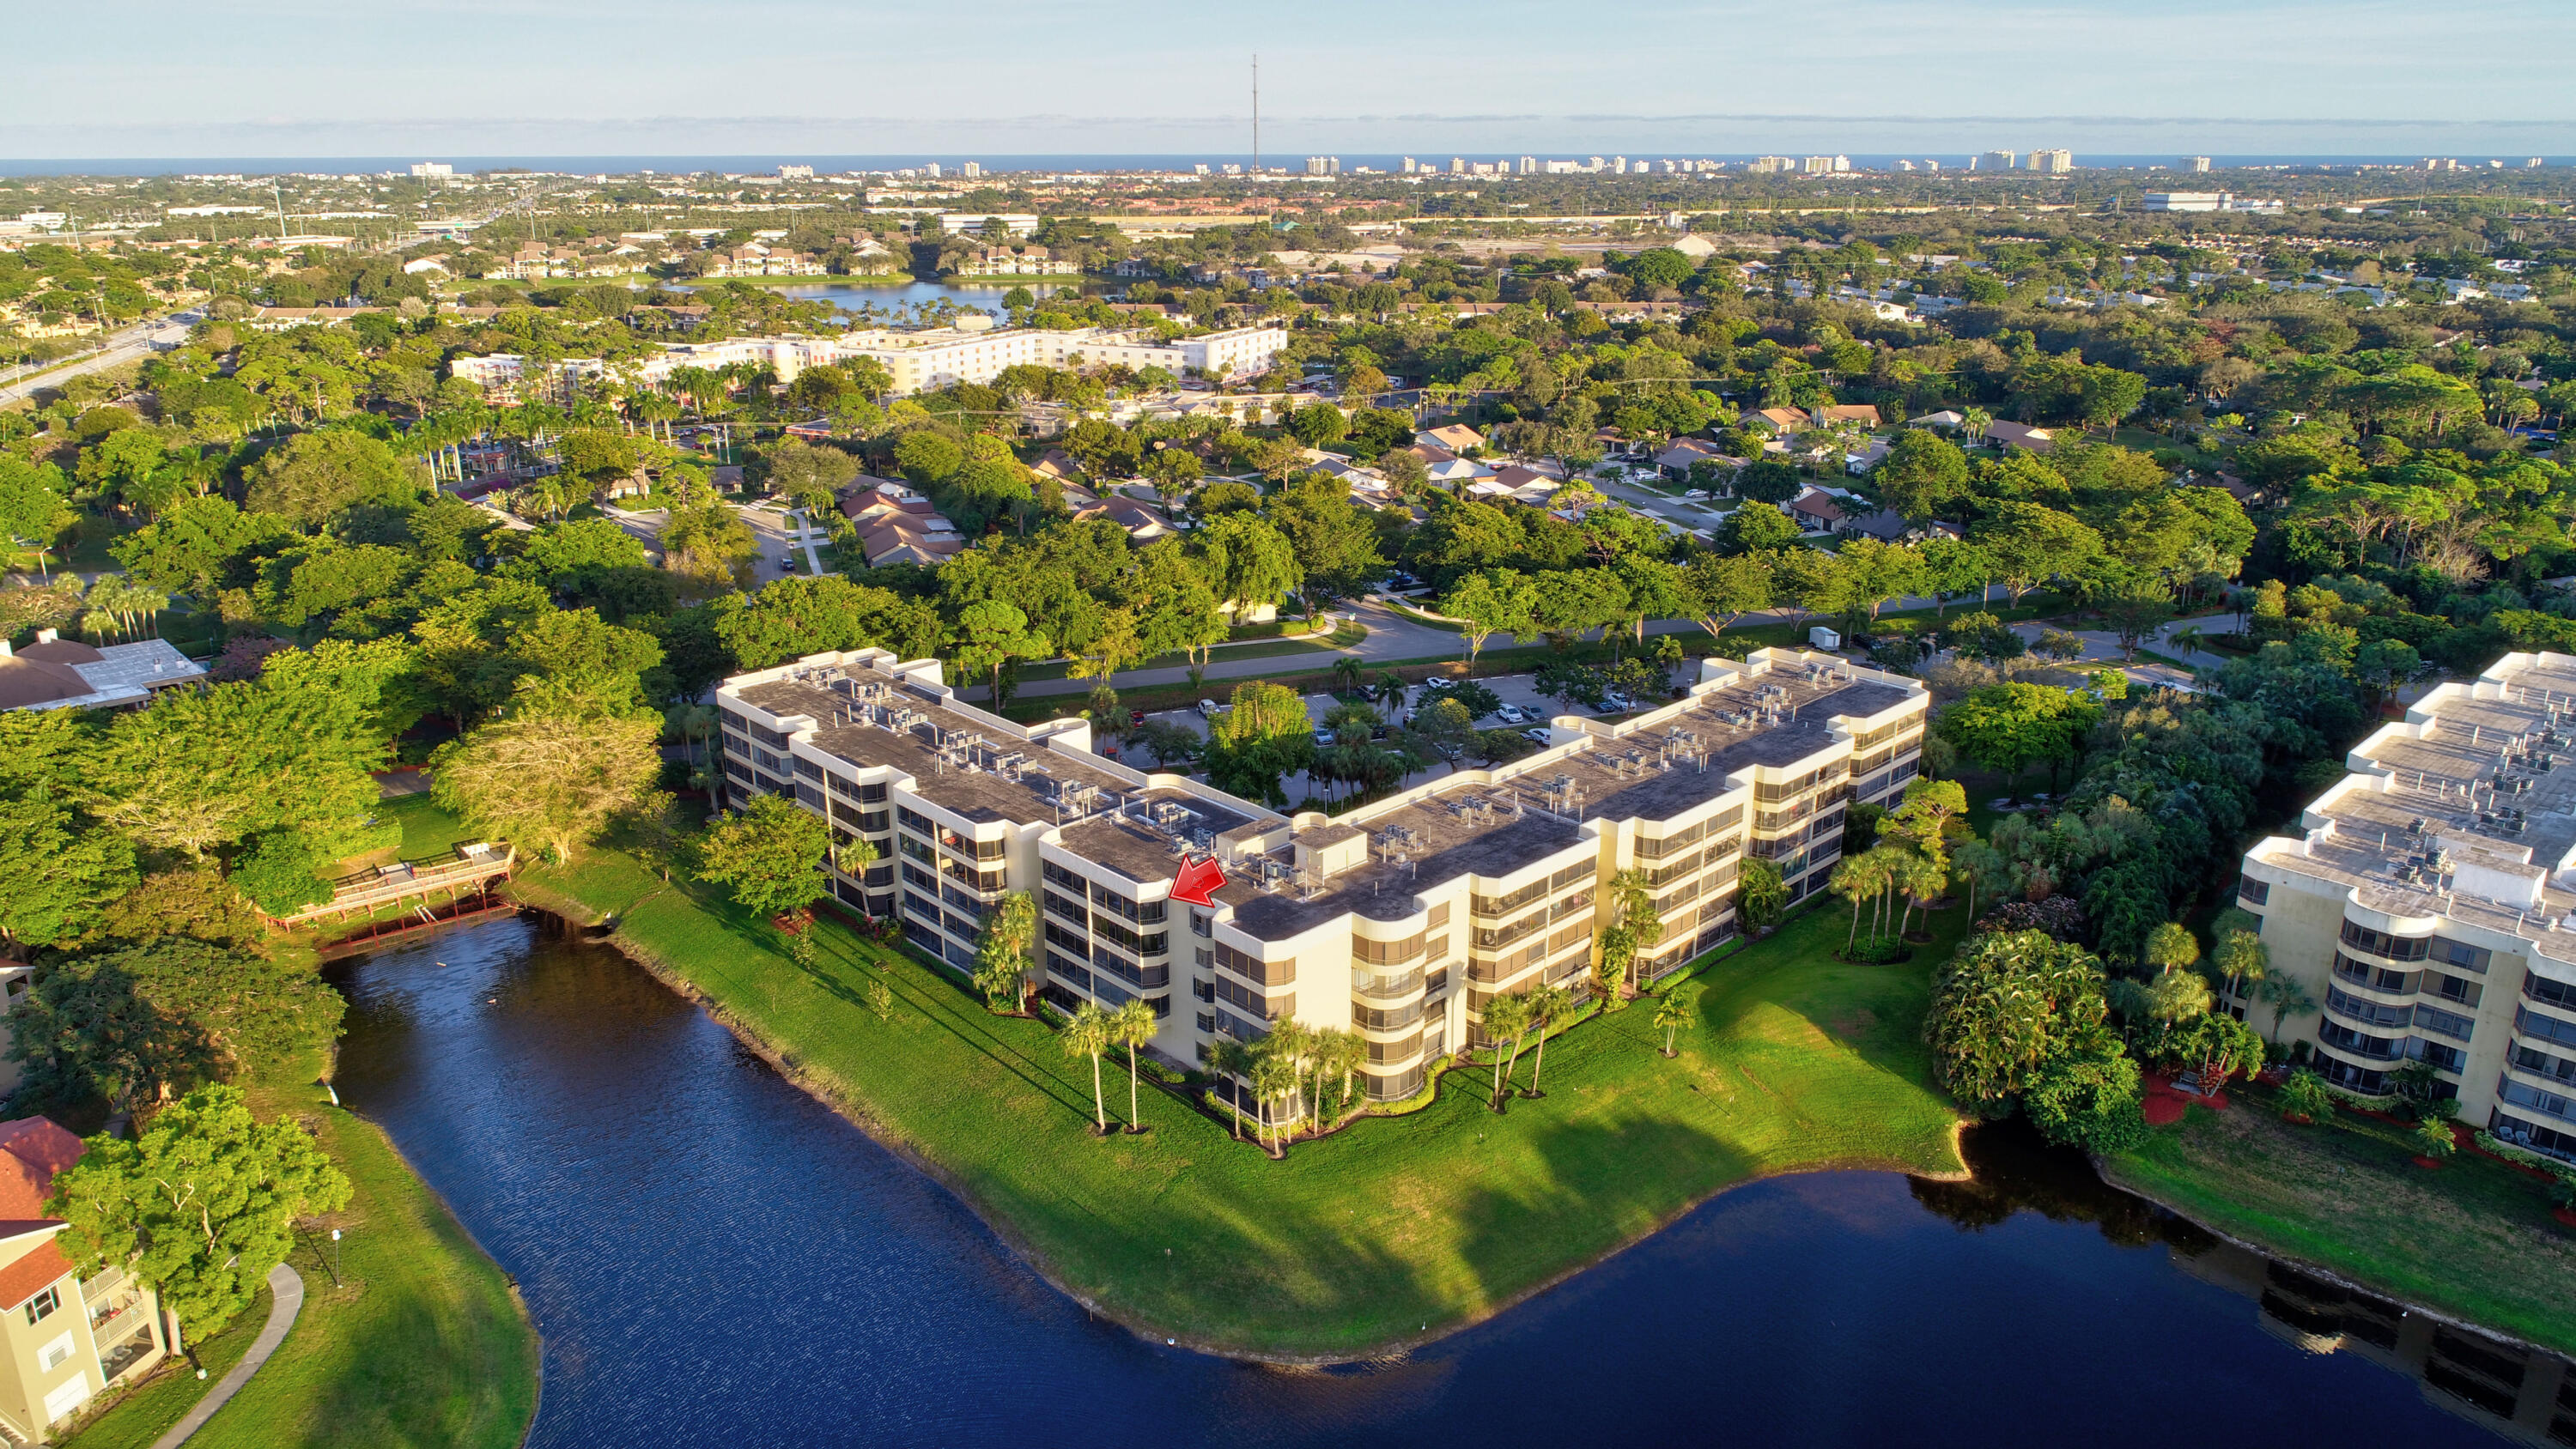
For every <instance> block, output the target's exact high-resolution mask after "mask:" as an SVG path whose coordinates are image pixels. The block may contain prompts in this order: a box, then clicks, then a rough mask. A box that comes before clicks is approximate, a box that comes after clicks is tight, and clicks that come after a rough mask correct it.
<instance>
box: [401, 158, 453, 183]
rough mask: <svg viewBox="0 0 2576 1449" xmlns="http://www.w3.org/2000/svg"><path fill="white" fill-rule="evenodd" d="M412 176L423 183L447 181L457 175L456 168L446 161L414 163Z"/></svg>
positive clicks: (412, 164)
mask: <svg viewBox="0 0 2576 1449" xmlns="http://www.w3.org/2000/svg"><path fill="white" fill-rule="evenodd" d="M411 174H412V175H414V176H417V177H419V178H420V179H421V180H423V181H446V180H450V179H452V178H453V177H454V176H455V175H456V168H455V167H453V166H450V165H448V164H447V163H446V162H444V161H414V162H413V163H411Z"/></svg>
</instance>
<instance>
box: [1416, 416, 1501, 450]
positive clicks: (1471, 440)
mask: <svg viewBox="0 0 2576 1449" xmlns="http://www.w3.org/2000/svg"><path fill="white" fill-rule="evenodd" d="M1413 441H1414V443H1415V444H1416V445H1417V446H1421V447H1429V448H1446V449H1448V450H1449V451H1450V452H1452V453H1463V452H1466V451H1467V450H1468V449H1469V448H1482V447H1483V446H1485V435H1484V434H1482V433H1480V432H1477V431H1476V430H1475V429H1474V428H1471V427H1469V426H1467V425H1466V424H1465V423H1450V424H1448V425H1447V426H1445V427H1437V428H1431V429H1427V430H1425V431H1423V432H1419V433H1415V434H1414V435H1413Z"/></svg>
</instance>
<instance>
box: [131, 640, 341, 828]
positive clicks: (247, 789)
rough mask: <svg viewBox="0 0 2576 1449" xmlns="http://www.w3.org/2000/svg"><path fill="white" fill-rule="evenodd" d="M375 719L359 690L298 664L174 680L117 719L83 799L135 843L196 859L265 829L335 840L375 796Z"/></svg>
mask: <svg viewBox="0 0 2576 1449" xmlns="http://www.w3.org/2000/svg"><path fill="white" fill-rule="evenodd" d="M368 725H369V721H368V719H367V717H366V716H365V714H364V712H363V708H362V705H361V703H360V701H359V699H358V698H357V697H356V696H355V695H354V694H353V693H352V692H351V691H349V690H344V689H340V688H337V687H331V686H329V685H326V684H325V683H324V682H322V681H320V680H318V679H316V680H307V679H302V678H298V677H295V676H293V675H291V674H282V675H281V676H280V677H279V678H278V679H277V680H270V679H267V678H265V677H263V678H262V679H260V680H258V681H255V682H251V683H242V684H218V685H215V686H214V687H213V688H211V689H208V690H205V691H203V692H183V691H172V692H170V693H166V694H163V695H161V696H160V697H159V698H157V699H155V700H154V701H153V702H152V704H151V706H150V707H149V708H146V709H142V710H138V711H135V712H133V713H131V714H125V715H120V716H118V717H117V719H116V720H115V722H114V723H112V724H111V725H109V727H108V730H107V733H106V736H105V738H104V740H103V741H102V742H101V744H100V746H99V748H98V750H97V752H96V753H95V754H94V755H93V756H92V757H91V765H90V768H89V770H88V771H87V772H86V777H85V779H84V780H83V782H82V785H81V798H82V801H83V803H84V804H85V805H87V807H88V808H89V809H90V810H91V811H92V812H93V813H95V814H96V815H97V816H98V817H99V819H100V820H101V821H103V822H104V823H105V824H107V825H108V826H110V827H111V828H113V829H115V830H117V831H119V832H120V833H122V834H124V835H126V836H128V837H129V838H131V839H133V840H134V841H136V842H137V843H138V844H142V845H145V846H150V847H156V848H160V849H168V850H178V851H182V852H184V853H186V854H187V855H188V856H189V857H190V858H191V859H202V858H204V857H205V855H206V854H207V853H208V852H209V851H212V850H215V849H218V848H220V847H223V846H226V845H230V844H232V843H233V842H235V841H238V840H241V839H244V838H246V837H248V836H250V835H254V834H258V833H260V832H262V831H267V830H275V829H293V830H300V831H304V832H307V833H308V834H310V835H312V836H313V837H314V838H315V839H316V840H317V841H326V842H327V841H330V840H335V839H337V838H338V837H340V836H342V835H345V834H346V833H347V832H348V831H350V830H352V829H354V828H355V827H356V826H357V825H358V824H359V823H360V822H361V821H363V820H364V819H365V818H366V816H367V815H368V814H369V813H370V812H371V811H372V810H373V809H374V806H375V802H376V798H377V791H376V785H375V781H374V780H373V779H372V778H370V776H369V774H368V771H369V770H371V769H372V768H374V767H375V766H376V765H378V764H379V763H381V762H382V760H383V758H384V745H383V742H382V741H381V740H377V739H373V738H370V736H369V730H368Z"/></svg>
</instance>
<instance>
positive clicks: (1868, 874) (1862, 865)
mask: <svg viewBox="0 0 2576 1449" xmlns="http://www.w3.org/2000/svg"><path fill="white" fill-rule="evenodd" d="M1877 856H1878V852H1877V851H1874V850H1870V851H1863V852H1862V853H1861V854H1859V855H1847V856H1844V857H1843V859H1842V864H1840V865H1837V866H1835V867H1834V873H1833V875H1832V876H1830V877H1829V878H1827V880H1826V883H1825V885H1826V889H1828V890H1830V891H1832V892H1833V893H1834V894H1835V895H1838V896H1841V897H1842V898H1843V899H1844V900H1847V901H1849V902H1851V908H1852V918H1851V929H1850V930H1848V931H1845V932H1844V933H1843V949H1844V950H1846V951H1848V950H1850V949H1851V948H1852V945H1853V943H1855V942H1857V941H1858V940H1860V908H1861V905H1862V903H1863V902H1866V901H1872V900H1876V899H1877V898H1878V893H1879V892H1880V891H1881V890H1882V889H1884V888H1885V887H1886V884H1887V862H1886V861H1885V860H1882V859H1878V858H1877Z"/></svg>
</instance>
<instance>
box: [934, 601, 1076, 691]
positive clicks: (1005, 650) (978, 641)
mask: <svg viewBox="0 0 2576 1449" xmlns="http://www.w3.org/2000/svg"><path fill="white" fill-rule="evenodd" d="M953 637H954V639H955V641H956V642H955V645H954V655H955V658H956V660H957V664H958V667H959V668H961V669H964V670H965V671H966V672H967V673H968V674H981V675H983V676H984V677H985V678H987V679H988V680H990V681H991V692H990V695H989V696H988V698H989V701H990V703H991V704H992V706H993V707H994V708H995V709H999V708H1001V706H1002V671H1003V670H1004V669H1005V668H1007V667H1009V665H1010V663H1011V661H1012V660H1015V659H1043V658H1045V657H1046V656H1047V655H1048V654H1050V653H1052V652H1054V648H1053V646H1052V645H1051V644H1050V643H1049V642H1048V641H1047V637H1046V636H1045V635H1044V634H1041V633H1039V632H1038V631H1036V630H1034V629H1032V628H1030V627H1029V616H1028V615H1027V614H1024V613H1022V612H1021V611H1020V609H1019V608H1018V606H1016V605H1014V604H1010V603H1006V602H1004V601H1003V600H1000V599H982V600H978V601H977V602H975V603H972V604H968V605H967V606H966V607H965V608H963V609H961V610H959V611H958V614H957V626H956V630H955V633H954V636H953Z"/></svg>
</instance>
